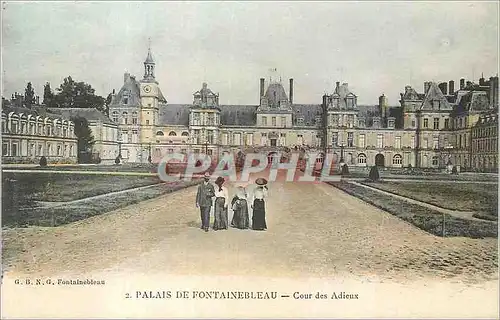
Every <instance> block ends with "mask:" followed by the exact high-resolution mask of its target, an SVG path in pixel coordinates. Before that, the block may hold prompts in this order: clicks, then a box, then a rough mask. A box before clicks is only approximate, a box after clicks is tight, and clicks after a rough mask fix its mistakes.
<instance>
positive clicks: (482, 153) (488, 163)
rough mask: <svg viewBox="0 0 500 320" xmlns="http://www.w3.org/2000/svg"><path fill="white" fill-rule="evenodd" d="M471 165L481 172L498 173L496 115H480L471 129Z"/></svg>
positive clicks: (493, 113)
mask: <svg viewBox="0 0 500 320" xmlns="http://www.w3.org/2000/svg"><path fill="white" fill-rule="evenodd" d="M471 138H472V144H471V147H472V165H473V168H475V169H477V170H478V171H483V172H492V171H493V172H498V113H495V112H492V113H488V114H484V115H481V116H480V117H479V121H477V123H476V124H475V125H474V126H473V127H472V132H471Z"/></svg>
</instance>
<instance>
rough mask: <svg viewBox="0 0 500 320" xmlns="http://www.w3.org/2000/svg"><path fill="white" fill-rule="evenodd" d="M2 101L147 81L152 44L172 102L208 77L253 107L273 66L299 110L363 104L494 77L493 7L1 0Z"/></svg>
mask: <svg viewBox="0 0 500 320" xmlns="http://www.w3.org/2000/svg"><path fill="white" fill-rule="evenodd" d="M2 18H3V19H2V24H3V25H2V36H3V53H2V58H3V89H4V92H3V96H5V97H10V95H11V94H12V93H13V92H14V91H18V92H24V88H25V87H26V83H27V82H28V81H31V82H32V83H33V84H34V87H35V91H36V93H37V94H39V95H40V96H42V95H43V84H44V83H45V82H46V81H49V82H50V83H51V84H52V87H53V88H55V87H57V86H58V85H59V84H60V83H61V81H62V79H63V78H64V77H66V76H68V75H71V76H72V77H73V78H74V79H76V80H79V81H85V82H88V83H90V84H91V85H92V86H93V87H94V88H95V89H96V90H97V93H98V94H101V95H103V96H106V95H107V94H108V93H109V92H110V91H111V90H112V89H116V90H119V89H120V86H121V84H122V82H123V73H124V71H126V70H127V71H129V72H131V73H132V74H135V75H136V76H137V77H138V78H142V75H143V64H142V63H143V61H144V59H145V58H146V53H147V44H148V37H151V39H152V50H153V56H154V58H155V60H156V63H157V65H156V77H157V80H158V81H159V82H160V86H161V88H162V91H163V93H164V95H165V96H166V98H167V100H168V101H169V102H170V103H191V102H192V94H193V93H194V92H195V91H196V90H198V89H199V88H200V87H201V83H202V82H203V81H206V82H208V84H209V87H210V88H211V89H212V90H213V91H215V92H219V93H220V102H221V103H222V104H258V95H259V78H261V77H266V78H268V77H269V72H268V70H269V68H277V69H278V71H279V72H280V74H281V75H282V78H283V83H284V85H285V88H286V90H287V93H288V78H290V77H293V78H294V80H295V88H294V97H295V98H294V102H296V103H318V104H319V103H321V96H322V95H323V94H324V93H325V92H331V91H333V89H334V85H335V81H341V82H348V83H349V87H350V88H351V89H352V91H353V92H354V93H355V94H356V95H358V102H359V103H360V104H376V103H377V101H378V96H379V95H380V94H382V93H385V95H386V96H388V98H389V104H391V105H397V104H398V101H397V100H398V99H399V93H400V92H403V91H404V86H405V85H407V84H411V85H413V86H414V87H416V88H417V90H418V91H422V88H423V82H424V81H428V80H431V81H432V80H433V81H448V80H452V79H453V80H455V82H456V85H455V86H456V87H457V86H458V80H459V78H461V77H465V78H467V79H471V78H472V77H473V76H474V78H475V80H476V81H477V79H478V78H479V77H480V75H481V72H484V75H485V77H489V76H490V75H496V74H497V73H498V2H495V1H494V2H448V1H447V2H436V1H432V2H417V3H409V2H349V3H348V2H231V3H229V2H223V3H218V2H191V3H182V2H79V3H75V2H51V3H49V2H40V3H14V2H7V3H6V4H4V10H3V17H2Z"/></svg>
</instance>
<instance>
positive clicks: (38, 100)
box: [36, 96, 40, 105]
mask: <svg viewBox="0 0 500 320" xmlns="http://www.w3.org/2000/svg"><path fill="white" fill-rule="evenodd" d="M36 104H37V105H38V104H40V96H36Z"/></svg>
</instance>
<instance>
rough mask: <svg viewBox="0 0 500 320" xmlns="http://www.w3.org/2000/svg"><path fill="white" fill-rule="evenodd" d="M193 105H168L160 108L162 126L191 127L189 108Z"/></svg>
mask: <svg viewBox="0 0 500 320" xmlns="http://www.w3.org/2000/svg"><path fill="white" fill-rule="evenodd" d="M191 106H192V105H191V104H168V105H163V106H161V107H160V110H159V122H160V123H159V124H160V125H181V126H188V125H189V107H191Z"/></svg>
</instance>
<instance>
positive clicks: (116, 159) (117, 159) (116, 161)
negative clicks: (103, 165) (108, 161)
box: [115, 156, 120, 164]
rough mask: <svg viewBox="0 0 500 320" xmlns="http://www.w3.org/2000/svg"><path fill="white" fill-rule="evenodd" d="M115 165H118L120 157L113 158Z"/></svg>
mask: <svg viewBox="0 0 500 320" xmlns="http://www.w3.org/2000/svg"><path fill="white" fill-rule="evenodd" d="M115 164H120V156H118V157H116V158H115Z"/></svg>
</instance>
